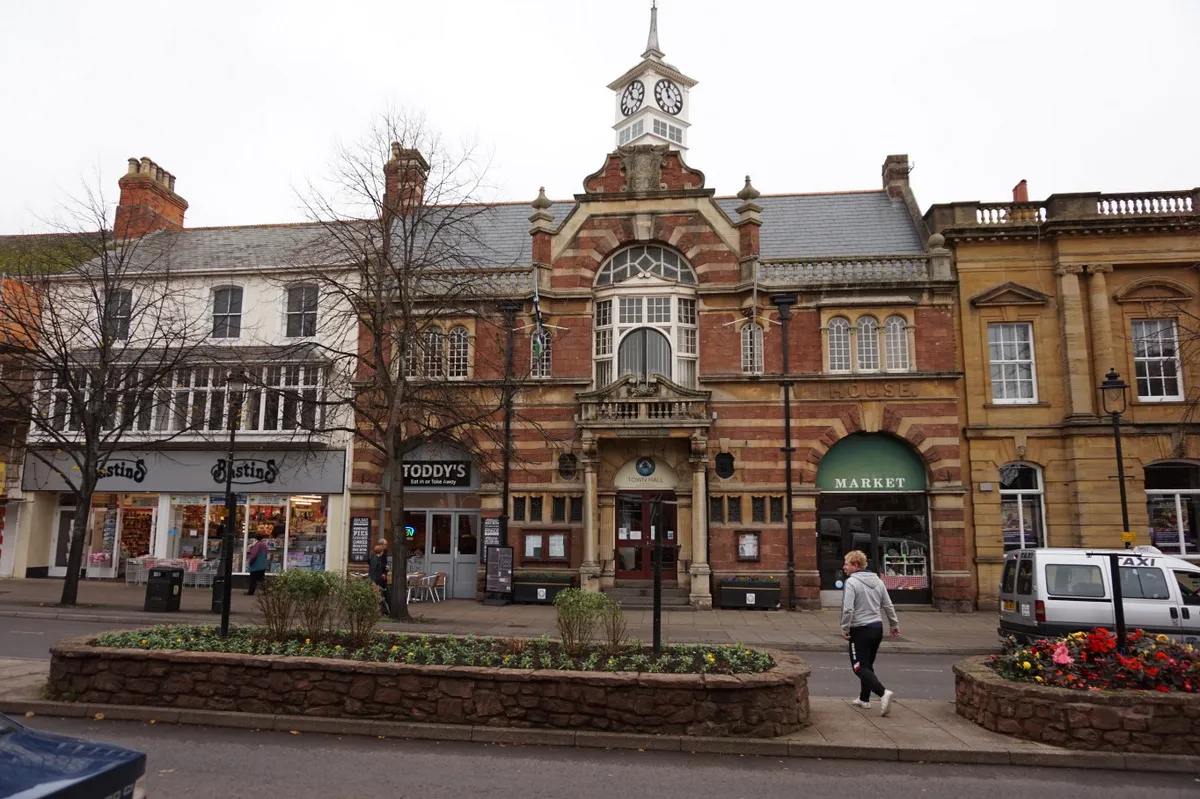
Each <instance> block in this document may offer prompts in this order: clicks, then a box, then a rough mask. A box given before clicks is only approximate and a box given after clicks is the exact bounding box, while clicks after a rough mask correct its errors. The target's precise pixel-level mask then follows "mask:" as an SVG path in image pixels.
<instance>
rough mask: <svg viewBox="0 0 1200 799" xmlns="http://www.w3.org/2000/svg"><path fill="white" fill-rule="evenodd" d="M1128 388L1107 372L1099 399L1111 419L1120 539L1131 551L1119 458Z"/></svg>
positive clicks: (1115, 371)
mask: <svg viewBox="0 0 1200 799" xmlns="http://www.w3.org/2000/svg"><path fill="white" fill-rule="evenodd" d="M1128 388H1129V386H1127V385H1126V384H1125V381H1124V380H1122V379H1121V376H1120V375H1119V374H1117V370H1116V369H1115V368H1110V369H1109V370H1108V374H1106V375H1105V376H1104V382H1103V383H1101V384H1100V397H1101V399H1102V400H1103V402H1104V412H1105V413H1107V414H1109V415H1110V416H1111V417H1112V427H1113V443H1114V445H1115V446H1116V449H1117V485H1118V487H1119V488H1120V491H1121V537H1122V539H1123V540H1124V541H1125V548H1126V549H1131V548H1132V542H1131V541H1130V540H1129V502H1128V500H1127V499H1126V497H1125V461H1124V459H1123V458H1122V457H1121V414H1123V413H1125V407H1126V405H1127V403H1128V398H1127V396H1126V394H1127V390H1128Z"/></svg>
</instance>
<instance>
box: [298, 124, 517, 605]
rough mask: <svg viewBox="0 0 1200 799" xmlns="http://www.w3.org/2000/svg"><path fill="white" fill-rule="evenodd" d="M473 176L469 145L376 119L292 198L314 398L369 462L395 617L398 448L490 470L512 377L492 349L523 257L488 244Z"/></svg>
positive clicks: (500, 353)
mask: <svg viewBox="0 0 1200 799" xmlns="http://www.w3.org/2000/svg"><path fill="white" fill-rule="evenodd" d="M485 173H486V169H485V167H484V165H483V164H481V163H480V162H479V161H478V159H477V158H476V157H475V153H474V151H473V149H472V148H471V147H465V148H462V149H456V148H451V147H447V146H445V145H444V143H443V142H442V141H441V139H440V138H439V137H438V136H437V135H436V134H435V133H434V132H432V131H431V130H430V129H429V128H428V127H427V126H426V125H425V123H424V121H423V120H422V119H420V118H418V117H414V116H408V115H404V114H397V113H389V114H387V115H385V116H384V117H383V118H382V119H381V120H380V121H379V122H378V124H377V125H376V126H375V127H374V128H373V130H371V131H370V133H369V134H368V135H367V136H366V137H365V138H364V139H363V140H362V141H361V142H359V143H357V144H355V145H352V146H347V147H342V148H341V149H339V151H338V152H337V153H336V156H335V158H334V162H333V166H332V175H331V178H330V181H329V185H328V187H327V188H324V189H317V188H313V187H310V190H309V193H308V195H307V196H306V197H305V198H304V202H305V204H306V208H307V211H308V215H309V216H310V218H311V219H312V220H313V222H314V223H316V224H317V225H319V227H320V230H321V235H320V236H319V237H317V239H316V240H314V241H311V242H310V243H309V244H307V245H306V246H305V247H304V249H303V251H301V252H298V253H297V268H296V269H295V270H293V273H292V275H291V276H290V277H291V279H293V280H295V279H297V277H298V276H299V275H303V276H304V277H303V279H304V280H306V281H309V282H311V283H313V284H315V285H317V286H318V287H319V289H320V294H321V296H322V300H321V302H322V309H323V310H322V317H321V321H320V327H321V331H320V334H319V339H320V340H321V341H322V344H321V346H322V347H323V348H324V350H325V354H326V356H327V358H328V360H329V362H330V363H331V364H332V366H331V369H330V373H329V378H328V382H327V388H326V395H325V402H326V403H327V404H328V405H330V406H334V407H336V408H340V409H341V412H337V411H334V410H333V408H331V412H330V413H329V414H327V418H329V419H331V420H334V419H339V418H340V419H341V421H340V424H342V425H349V428H348V429H351V430H353V432H354V434H355V436H356V437H357V441H358V442H360V443H361V444H362V445H364V446H365V447H367V448H370V449H371V450H373V452H374V453H375V458H374V460H375V461H376V462H377V463H378V464H379V466H380V467H381V470H382V480H381V490H382V492H383V494H384V496H385V498H386V500H387V506H388V507H389V508H390V511H391V514H390V521H389V522H388V523H387V525H386V529H385V530H384V535H385V536H386V538H387V539H388V541H389V545H390V548H391V551H392V552H393V553H394V561H393V566H394V574H395V579H394V580H393V598H394V601H392V602H391V607H392V609H393V614H394V615H396V616H397V617H398V618H407V617H408V615H409V614H408V608H407V604H406V602H405V601H404V599H405V584H404V575H405V574H406V573H407V564H408V556H409V552H408V543H407V536H406V535H405V534H404V516H403V509H404V496H405V488H404V479H403V462H404V458H405V456H406V455H408V454H409V453H411V452H413V451H414V450H416V449H417V448H419V447H421V446H422V445H424V444H427V443H449V442H452V443H453V444H454V445H455V446H457V447H458V448H460V449H461V450H463V451H465V452H466V453H467V454H469V455H471V456H473V457H474V459H475V461H476V462H477V463H480V464H482V465H483V468H484V469H485V470H486V473H489V474H491V473H492V472H491V469H492V466H493V465H494V463H489V461H493V462H494V460H495V459H494V458H489V457H488V456H489V455H492V454H494V453H496V452H497V451H499V450H500V449H501V448H502V447H503V445H504V439H503V425H502V422H501V419H502V416H503V411H504V409H505V407H506V405H507V406H508V407H510V408H511V403H512V396H513V393H514V392H515V390H516V388H517V386H518V385H519V383H520V377H518V376H516V375H514V374H513V370H512V363H511V359H510V358H506V353H505V343H506V342H505V338H506V336H507V335H510V334H511V330H512V326H513V324H514V322H515V319H516V317H515V312H514V310H513V307H514V306H512V305H511V304H509V307H508V309H507V311H505V312H501V311H500V307H501V305H502V304H503V301H504V300H505V298H509V299H510V300H511V299H514V298H519V297H521V296H522V295H524V294H527V293H528V290H529V289H530V287H531V286H532V274H531V273H532V269H531V262H530V260H529V256H528V253H527V251H526V252H524V253H519V252H518V253H514V252H511V251H510V252H505V251H502V250H501V249H500V248H498V247H496V245H495V238H494V236H493V235H490V234H492V233H494V231H495V230H496V229H497V228H496V226H497V220H496V218H495V214H496V208H497V207H496V206H495V205H493V204H491V203H489V202H487V201H486V197H485V195H486V194H487V193H488V187H487V185H486V183H485ZM518 249H521V248H519V247H518ZM522 258H523V259H524V264H523V265H521V264H520V261H521V259H522ZM314 265H319V268H314ZM515 307H520V304H519V303H517V304H516V306H515ZM526 374H527V371H526Z"/></svg>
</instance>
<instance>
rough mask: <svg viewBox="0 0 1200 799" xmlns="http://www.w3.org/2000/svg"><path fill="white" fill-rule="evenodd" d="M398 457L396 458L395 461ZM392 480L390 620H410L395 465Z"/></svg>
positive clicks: (400, 480) (400, 473) (399, 475)
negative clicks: (393, 554)
mask: <svg viewBox="0 0 1200 799" xmlns="http://www.w3.org/2000/svg"><path fill="white" fill-rule="evenodd" d="M399 460H400V456H397V461H399ZM391 471H392V479H391V481H390V482H389V483H388V504H389V505H390V506H391V509H390V510H391V523H390V524H389V525H388V527H389V528H390V531H391V534H392V551H393V552H394V553H396V554H395V556H394V557H393V558H392V567H393V572H392V602H391V606H392V618H394V619H401V620H407V619H411V618H412V614H410V613H409V612H408V535H407V534H406V533H405V529H404V528H405V524H404V470H403V469H402V468H400V467H399V464H398V463H397V464H395V467H394V468H393V469H392V470H391Z"/></svg>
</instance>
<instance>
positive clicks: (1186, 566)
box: [999, 547, 1200, 644]
mask: <svg viewBox="0 0 1200 799" xmlns="http://www.w3.org/2000/svg"><path fill="white" fill-rule="evenodd" d="M1112 552H1115V553H1116V554H1117V555H1118V556H1119V557H1120V560H1119V563H1120V572H1121V593H1122V596H1123V599H1124V602H1123V605H1124V608H1125V626H1126V628H1127V629H1129V630H1144V631H1145V632H1147V633H1151V634H1154V635H1157V634H1159V633H1165V634H1167V635H1169V636H1171V637H1172V638H1175V639H1176V640H1179V641H1183V642H1185V643H1190V644H1197V643H1200V566H1198V565H1197V564H1194V563H1189V562H1188V561H1186V560H1182V559H1180V558H1174V557H1171V556H1169V555H1164V554H1162V552H1160V551H1159V550H1157V549H1155V548H1154V547H1137V548H1136V549H1133V550H1127V549H1122V550H1086V549H1021V550H1017V551H1015V552H1009V553H1008V554H1006V555H1005V556H1004V571H1003V573H1002V575H1001V578H1000V630H999V632H1000V635H1001V636H1010V635H1011V636H1014V637H1016V638H1017V640H1019V641H1028V640H1030V639H1033V638H1055V637H1059V636H1063V635H1068V634H1070V633H1073V632H1079V631H1086V630H1090V629H1092V628H1094V627H1107V628H1108V629H1110V630H1111V629H1114V628H1115V627H1116V622H1115V621H1114V620H1113V605H1112V577H1111V575H1110V574H1109V558H1108V555H1109V554H1110V553H1112Z"/></svg>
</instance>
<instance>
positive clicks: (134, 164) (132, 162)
mask: <svg viewBox="0 0 1200 799" xmlns="http://www.w3.org/2000/svg"><path fill="white" fill-rule="evenodd" d="M137 173H138V160H137V159H136V158H130V159H129V171H128V172H126V173H125V174H126V175H136V174H137Z"/></svg>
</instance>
